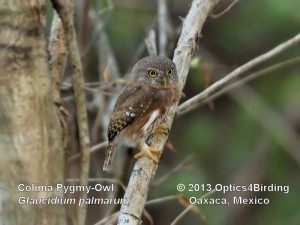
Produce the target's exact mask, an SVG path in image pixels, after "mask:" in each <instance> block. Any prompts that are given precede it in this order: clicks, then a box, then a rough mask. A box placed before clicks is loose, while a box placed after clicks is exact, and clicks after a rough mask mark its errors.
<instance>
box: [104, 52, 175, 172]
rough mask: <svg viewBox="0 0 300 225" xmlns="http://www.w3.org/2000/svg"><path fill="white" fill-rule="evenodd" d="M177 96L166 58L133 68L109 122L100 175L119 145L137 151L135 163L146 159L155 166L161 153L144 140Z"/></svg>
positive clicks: (171, 66)
mask: <svg viewBox="0 0 300 225" xmlns="http://www.w3.org/2000/svg"><path fill="white" fill-rule="evenodd" d="M179 93H180V91H179V87H178V76H177V71H176V67H175V64H174V62H173V61H172V60H170V59H169V58H167V57H164V56H148V57H145V58H143V59H141V60H139V61H138V62H137V63H136V64H135V65H134V67H133V69H132V72H131V74H130V77H129V79H128V82H127V84H126V86H125V87H124V89H123V91H122V92H121V94H120V95H119V97H118V99H117V101H116V104H115V106H114V109H113V112H112V115H111V118H110V122H109V126H108V132H107V135H108V141H109V144H108V148H107V150H106V155H105V161H104V166H103V170H104V171H108V170H109V168H110V166H111V162H112V159H113V156H114V153H115V151H116V149H117V148H118V146H120V145H125V146H128V147H137V148H138V149H139V150H140V152H139V153H138V154H136V155H135V158H136V159H138V158H140V157H142V156H147V157H149V158H150V159H151V160H153V161H154V162H155V163H158V158H157V156H160V154H161V152H160V151H158V150H156V149H153V148H150V147H149V146H148V144H147V139H148V137H149V136H150V135H151V134H152V133H154V132H155V130H156V129H158V127H159V126H160V123H161V121H162V120H163V119H164V118H165V116H166V115H167V113H168V110H169V108H170V106H171V105H172V104H173V103H175V102H176V101H178V98H179ZM162 126H163V125H162Z"/></svg>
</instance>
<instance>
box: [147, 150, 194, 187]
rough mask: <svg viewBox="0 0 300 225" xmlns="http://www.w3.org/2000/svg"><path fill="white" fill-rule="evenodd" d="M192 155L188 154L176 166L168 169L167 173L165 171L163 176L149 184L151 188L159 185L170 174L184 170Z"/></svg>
mask: <svg viewBox="0 0 300 225" xmlns="http://www.w3.org/2000/svg"><path fill="white" fill-rule="evenodd" d="M191 160H192V155H191V154H190V155H188V156H187V157H186V158H184V160H182V162H180V163H179V164H178V165H177V166H176V167H174V168H173V169H172V170H170V171H169V172H168V173H166V174H165V175H164V176H162V177H161V178H159V179H158V180H157V181H155V182H154V183H153V184H151V187H152V188H156V187H159V186H160V185H161V184H163V183H164V182H165V181H166V180H168V179H169V178H170V177H171V176H172V175H174V174H175V173H178V172H181V171H183V170H184V168H185V167H187V165H188V164H189V163H190V162H191Z"/></svg>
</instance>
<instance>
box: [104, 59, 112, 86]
mask: <svg viewBox="0 0 300 225" xmlns="http://www.w3.org/2000/svg"><path fill="white" fill-rule="evenodd" d="M110 72H111V70H110V65H109V64H107V65H106V67H105V69H104V72H103V78H104V83H107V82H108V81H109V78H110Z"/></svg>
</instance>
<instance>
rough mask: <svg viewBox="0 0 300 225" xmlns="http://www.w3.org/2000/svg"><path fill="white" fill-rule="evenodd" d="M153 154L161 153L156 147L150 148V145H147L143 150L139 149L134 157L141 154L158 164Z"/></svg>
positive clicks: (139, 156)
mask: <svg viewBox="0 0 300 225" xmlns="http://www.w3.org/2000/svg"><path fill="white" fill-rule="evenodd" d="M155 155H157V156H161V155H162V152H161V151H159V150H157V149H154V148H150V147H147V148H145V149H143V150H141V151H140V152H139V153H137V154H136V155H135V156H134V158H135V159H139V158H141V157H143V156H147V157H148V158H149V159H151V160H152V161H153V162H154V163H155V164H158V159H157V157H155Z"/></svg>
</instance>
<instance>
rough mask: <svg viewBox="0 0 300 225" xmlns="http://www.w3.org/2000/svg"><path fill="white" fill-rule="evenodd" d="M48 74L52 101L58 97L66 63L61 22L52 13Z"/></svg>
mask: <svg viewBox="0 0 300 225" xmlns="http://www.w3.org/2000/svg"><path fill="white" fill-rule="evenodd" d="M49 53H50V72H51V78H52V90H53V97H54V100H57V99H59V97H60V94H59V93H60V81H61V78H62V75H63V72H64V70H65V66H66V63H67V56H68V53H67V49H66V37H65V32H64V28H63V26H62V23H61V20H60V18H59V16H58V15H57V13H56V12H55V13H54V17H53V22H52V26H51V35H50V43H49Z"/></svg>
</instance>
